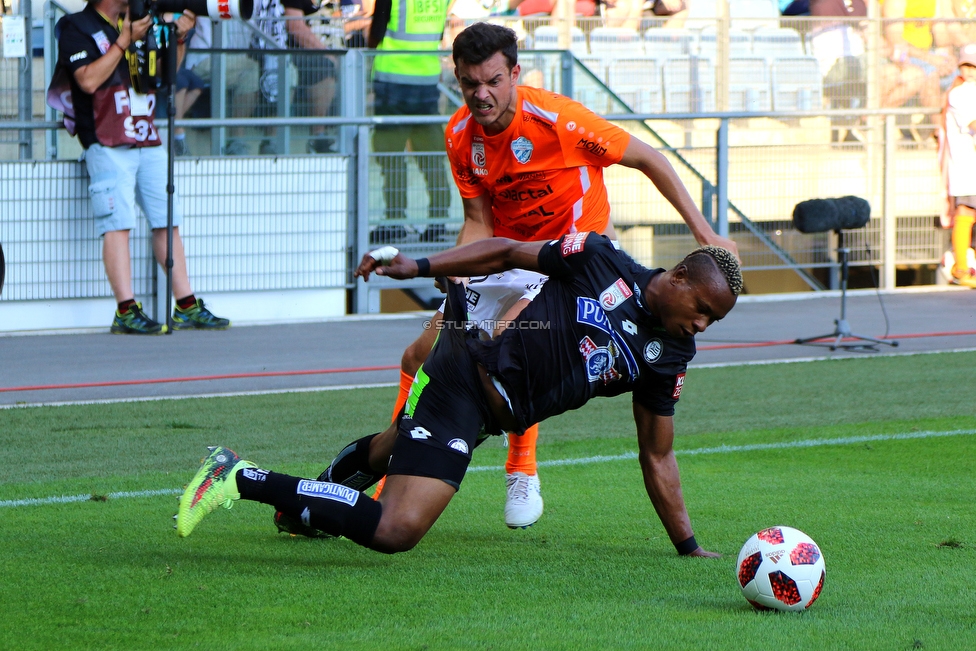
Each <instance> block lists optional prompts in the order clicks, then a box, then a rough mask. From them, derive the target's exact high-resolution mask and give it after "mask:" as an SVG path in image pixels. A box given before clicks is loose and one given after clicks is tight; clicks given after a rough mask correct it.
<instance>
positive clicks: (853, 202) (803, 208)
mask: <svg viewBox="0 0 976 651" xmlns="http://www.w3.org/2000/svg"><path fill="white" fill-rule="evenodd" d="M870 219H871V205H870V204H869V203H868V202H867V201H865V200H864V199H862V198H860V197H852V196H847V197H839V198H837V199H810V200H808V201H801V202H800V203H798V204H796V207H795V208H794V209H793V225H794V226H796V230H798V231H800V232H801V233H823V232H824V231H839V230H841V229H845V230H849V229H852V228H861V227H862V226H864V225H865V224H867V223H868V221H870Z"/></svg>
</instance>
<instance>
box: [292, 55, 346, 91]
mask: <svg viewBox="0 0 976 651" xmlns="http://www.w3.org/2000/svg"><path fill="white" fill-rule="evenodd" d="M292 61H293V62H294V64H295V68H296V69H297V70H298V85H299V86H304V87H308V86H314V85H315V84H317V83H319V82H320V81H322V80H323V79H334V78H335V76H336V73H335V62H334V61H333V60H332V57H331V56H329V55H326V54H293V55H292Z"/></svg>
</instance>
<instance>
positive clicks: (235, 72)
mask: <svg viewBox="0 0 976 651" xmlns="http://www.w3.org/2000/svg"><path fill="white" fill-rule="evenodd" d="M225 33H226V34H227V36H228V38H227V42H222V43H221V46H222V48H223V49H244V48H247V47H248V39H247V37H246V35H245V34H244V32H243V27H242V26H241V25H240V24H239V23H238V22H237V21H228V23H227V29H226V32H225ZM212 48H213V21H212V20H211V19H210V18H207V17H206V16H199V17H198V18H197V22H196V28H195V29H194V33H193V36H192V37H191V38H190V42H189V51H188V52H187V55H186V67H187V70H188V71H189V72H190V73H191V74H192V75H193V76H195V77H197V78H198V79H200V80H202V81H203V83H204V84H206V85H207V86H209V85H210V81H211V79H212V78H213V68H212V63H211V61H212V57H211V55H210V54H209V53H208V54H203V53H202V52H200V50H210V49H212ZM194 50H197V51H196V52H194ZM258 76H259V75H258V62H257V61H255V60H254V59H251V58H248V57H247V56H244V55H242V54H229V55H225V59H224V81H225V84H226V87H227V93H228V97H227V98H226V103H227V105H228V106H230V107H231V111H230V115H231V117H235V118H249V117H253V115H254V108H255V107H256V106H257V103H258ZM197 96H199V92H197ZM187 97H188V99H189V97H190V95H189V94H188V95H187ZM195 100H196V98H195V97H194V98H193V101H195ZM193 101H188V102H187V103H186V106H185V107H184V113H185V112H186V110H188V109H189V108H190V107H192V105H193ZM176 105H177V113H176V117H177V119H179V118H181V117H182V115H180V112H179V108H180V103H179V94H178V93H177V104H176ZM229 131H230V136H231V140H230V141H229V142H228V143H227V146H226V147H224V153H225V154H227V155H228V156H246V155H247V154H248V153H249V151H248V148H247V145H246V144H245V143H244V141H243V140H241V138H242V137H243V135H244V127H231V128H230V129H229Z"/></svg>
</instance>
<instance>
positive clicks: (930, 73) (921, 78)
mask: <svg viewBox="0 0 976 651" xmlns="http://www.w3.org/2000/svg"><path fill="white" fill-rule="evenodd" d="M950 1H951V0H885V2H884V4H883V5H882V15H883V17H884V18H886V19H904V18H914V19H921V20H917V21H914V22H906V21H903V20H902V21H900V22H896V21H894V20H888V21H886V23H885V25H884V36H885V42H886V46H887V49H888V59H889V62H888V64H886V65H885V67H884V69H883V70H882V75H881V101H882V104H883V105H884V106H887V107H898V106H902V105H904V104H905V103H906V102H908V101H909V100H911V99H912V98H914V97H915V96H916V95H917V96H918V101H919V103H920V104H921V105H922V106H924V107H931V108H937V107H939V106H941V105H942V101H941V98H942V93H943V91H944V90H946V89H948V86H949V84H951V83H952V79H953V73H954V71H955V69H956V60H955V57H954V56H953V54H952V52H951V51H949V49H948V48H947V47H944V46H945V45H946V44H947V43H948V40H949V39H948V33H947V31H946V29H945V25H944V24H942V23H937V22H934V21H933V20H932V19H934V18H938V17H948V16H950V15H951V12H952V10H951V6H950V5H949V2H950ZM937 121H938V119H937V118H936V117H934V116H933V123H935V122H937Z"/></svg>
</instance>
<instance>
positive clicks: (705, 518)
mask: <svg viewBox="0 0 976 651" xmlns="http://www.w3.org/2000/svg"><path fill="white" fill-rule="evenodd" d="M974 369H976V353H955V354H937V355H919V356H899V357H876V358H872V357H869V356H865V357H860V358H857V359H847V360H838V361H823V362H812V363H790V364H772V365H755V366H740V367H727V368H714V369H704V368H699V369H694V368H693V369H692V370H691V371H690V372H689V374H688V381H687V383H686V385H685V388H684V393H683V394H682V399H681V403H680V404H679V405H678V414H677V416H676V418H675V420H676V427H677V431H678V434H679V436H678V439H677V441H676V444H675V447H676V449H677V450H678V462H679V465H680V467H681V474H682V481H683V487H684V492H685V499H686V501H687V503H688V508H689V511H690V514H691V517H692V522H693V524H694V526H695V532H696V535H697V537H698V540H699V541H700V542H701V543H702V544H703V545H704V546H705V547H706V548H708V549H712V550H714V551H718V552H721V553H722V554H724V557H723V558H721V559H717V560H710V559H688V558H679V557H677V556H676V554H675V552H674V549H673V547H672V546H671V544H670V543H669V542H668V540H667V537H666V535H665V534H664V531H663V528H662V526H661V524H660V522H659V521H658V519H657V517H656V515H655V514H654V511H653V508H652V507H651V504H650V501H649V500H648V498H647V496H646V494H645V493H644V490H643V487H642V483H641V476H640V470H639V468H638V466H637V462H636V461H635V460H634V458H633V453H634V452H635V450H636V440H635V436H634V426H633V420H632V417H631V410H630V404H629V399H627V398H621V399H613V400H597V401H593V402H591V403H590V404H589V405H587V406H586V407H584V408H583V409H581V410H579V411H577V412H573V413H570V414H566V415H564V416H563V417H560V418H558V419H554V420H552V421H549V422H547V423H544V424H543V426H542V434H541V442H540V448H539V457H540V460H541V461H543V462H544V463H546V464H549V465H546V466H544V467H543V468H542V470H541V478H542V488H543V495H544V497H545V501H546V502H545V504H546V507H545V508H546V511H545V515H544V516H543V518H542V519H541V520H540V521H539V523H538V524H536V525H535V526H534V527H531V528H530V529H527V530H519V531H511V530H509V529H506V528H505V527H504V525H503V523H502V506H503V502H504V481H503V477H502V473H501V471H499V470H497V469H493V468H497V467H498V466H501V464H502V463H503V462H504V453H505V451H504V449H503V448H502V446H501V443H500V440H498V439H495V440H492V441H490V442H489V443H487V444H485V445H484V446H482V447H481V448H479V450H478V452H477V453H475V459H474V463H473V467H472V470H471V472H469V474H468V476H467V478H466V479H465V481H464V484H463V486H462V488H461V491H460V492H459V493H458V495H457V497H455V499H454V501H453V502H452V504H451V505H450V506H449V507H448V509H447V511H446V512H445V514H444V515H443V517H442V518H441V519H440V520H439V521H438V522H437V524H436V525H435V526H434V528H433V529H432V530H431V532H430V533H429V534H428V536H427V537H426V538H425V539H424V540H423V541H422V542H421V543H420V545H418V547H417V548H416V549H415V550H413V551H411V552H408V553H405V554H400V555H396V556H384V555H381V554H377V553H375V552H370V551H368V550H365V549H362V548H360V547H358V546H356V545H355V544H353V543H351V542H348V541H345V540H307V539H300V538H292V537H289V536H286V535H284V534H277V533H276V532H275V528H274V526H273V525H272V522H271V509H270V507H266V506H263V505H259V504H253V503H238V504H236V505H235V507H234V508H233V509H232V510H230V511H223V510H220V511H218V512H217V513H215V514H213V515H212V516H210V517H209V518H208V519H206V520H205V521H204V522H203V523H201V525H200V526H199V527H197V529H196V530H195V531H194V533H193V535H192V536H191V537H190V538H187V539H179V538H177V536H176V533H175V531H174V530H173V520H172V519H171V518H172V515H173V514H174V513H175V511H176V495H175V493H173V491H174V489H177V488H179V487H180V486H181V485H182V484H184V483H185V482H186V481H188V480H189V479H190V477H191V476H192V475H193V473H194V472H195V470H196V468H197V464H198V462H199V460H200V459H201V457H202V456H203V455H204V454H205V448H204V446H205V445H208V444H215V443H219V444H222V445H226V446H228V447H231V448H233V449H235V450H236V451H237V452H238V453H240V454H241V455H242V456H245V457H246V458H249V459H252V460H253V461H255V462H257V463H259V464H260V465H261V466H263V467H266V468H271V469H275V470H280V471H284V472H289V473H292V474H299V475H304V476H315V475H317V474H318V472H319V471H321V470H322V468H324V466H325V464H327V463H328V461H329V460H330V459H331V458H332V456H333V455H334V453H335V452H336V451H338V450H339V449H340V447H341V446H342V445H343V444H344V443H346V442H348V441H349V440H352V439H353V438H355V437H359V436H362V435H364V434H367V433H369V432H370V431H375V430H376V429H379V428H380V427H381V426H382V425H383V422H384V420H385V419H386V418H387V417H388V413H389V410H390V408H391V405H392V400H393V395H394V390H393V389H389V388H382V389H369V390H353V391H328V392H321V393H299V394H282V395H268V396H249V397H230V398H207V399H189V400H166V401H156V402H135V403H119V404H102V405H78V406H63V407H34V408H24V409H8V410H3V411H0V450H2V458H0V459H2V472H0V649H12V650H21V649H44V650H50V649H174V650H177V649H180V650H181V649H197V648H200V649H209V650H215V649H299V650H302V651H309V650H311V649H315V650H320V649H342V650H348V649H364V650H368V649H418V650H419V649H538V650H549V649H586V650H594V649H676V650H677V649H681V650H688V649H749V650H752V649H789V650H794V649H813V650H816V651H824V650H831V649H857V650H863V649H916V648H923V649H947V650H949V649H951V650H959V649H973V648H976V609H974V607H973V604H974V599H973V594H974V590H973V586H974V574H976V573H974V570H976V517H974V508H976V507H974V504H976V479H974V477H976V416H974V414H976V407H974V405H976V401H974V398H973V396H974V395H976V392H974V387H973V378H974V377H976V375H974ZM371 428H372V429H371ZM831 441H832V442H831ZM804 442H805V443H806V444H804ZM811 442H813V444H810V443H811ZM593 457H603V458H602V459H594V458H593ZM607 457H610V458H607ZM565 460H571V461H572V460H575V461H577V462H578V463H572V464H566V465H559V464H557V463H554V462H559V461H565ZM144 491H159V492H160V494H155V495H149V496H143V497H138V496H122V495H118V494H119V493H125V492H135V493H140V492H144ZM60 496H69V497H70V496H81V499H80V500H79V501H74V502H70V501H66V500H64V499H62V498H61V497H60ZM88 496H91V499H88V498H87V497H88ZM51 497H59V500H60V501H49V502H39V501H41V500H44V499H46V498H51ZM30 500H37V501H34V502H31V501H30ZM774 524H786V525H790V526H793V527H796V528H798V529H801V530H803V531H805V532H806V533H807V534H809V535H810V536H812V537H813V538H814V540H816V541H817V542H818V543H819V544H820V546H821V547H822V549H823V553H824V558H825V560H826V567H827V580H826V584H825V587H824V591H823V594H822V595H821V597H820V599H819V600H818V601H817V603H816V604H815V605H814V606H813V607H812V608H811V610H810V611H808V612H806V613H803V614H799V615H796V614H780V613H772V614H770V613H756V612H753V611H752V609H751V607H750V606H749V605H748V604H747V603H746V602H745V600H744V599H742V597H741V595H740V594H739V589H738V585H737V583H736V581H735V578H734V571H733V570H734V564H735V558H736V555H737V553H738V551H739V548H740V546H741V545H742V543H743V542H744V541H745V540H746V538H748V537H749V536H750V535H751V534H752V533H754V532H755V531H757V530H758V529H760V528H763V527H766V526H769V525H774Z"/></svg>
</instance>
